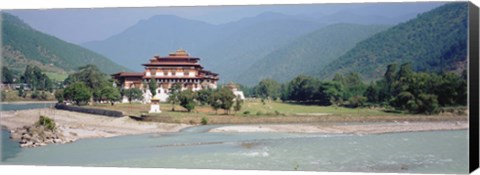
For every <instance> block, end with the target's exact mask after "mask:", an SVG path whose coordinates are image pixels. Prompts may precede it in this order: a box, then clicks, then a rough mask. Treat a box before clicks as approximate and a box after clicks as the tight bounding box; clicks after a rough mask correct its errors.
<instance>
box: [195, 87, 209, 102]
mask: <svg viewBox="0 0 480 175" xmlns="http://www.w3.org/2000/svg"><path fill="white" fill-rule="evenodd" d="M212 93H213V90H212V89H208V88H207V89H202V90H199V91H197V96H196V99H197V101H198V102H199V103H200V105H205V104H208V101H209V98H210V96H212Z"/></svg>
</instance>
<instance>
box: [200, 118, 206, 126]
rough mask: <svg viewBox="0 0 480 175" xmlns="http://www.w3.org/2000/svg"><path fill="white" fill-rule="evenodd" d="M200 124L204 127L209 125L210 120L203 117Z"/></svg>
mask: <svg viewBox="0 0 480 175" xmlns="http://www.w3.org/2000/svg"><path fill="white" fill-rule="evenodd" d="M200 123H202V125H206V124H208V118H207V117H202V121H201V122H200Z"/></svg>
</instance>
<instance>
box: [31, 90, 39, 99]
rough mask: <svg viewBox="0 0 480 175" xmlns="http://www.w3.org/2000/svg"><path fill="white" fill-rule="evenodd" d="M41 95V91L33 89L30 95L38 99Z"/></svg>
mask: <svg viewBox="0 0 480 175" xmlns="http://www.w3.org/2000/svg"><path fill="white" fill-rule="evenodd" d="M39 96H40V93H38V91H33V92H32V94H31V95H30V97H31V98H33V99H36V98H38V97H39Z"/></svg>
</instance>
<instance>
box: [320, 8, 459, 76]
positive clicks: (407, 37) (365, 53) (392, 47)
mask: <svg viewBox="0 0 480 175" xmlns="http://www.w3.org/2000/svg"><path fill="white" fill-rule="evenodd" d="M467 8H468V4H467V3H464V2H460V3H449V4H446V5H443V6H441V7H438V8H436V9H433V10H431V11H429V12H426V13H423V14H421V15H418V17H417V18H415V19H412V20H410V21H408V22H405V23H402V24H399V25H397V26H394V27H392V28H390V29H388V30H386V31H384V32H380V33H378V34H376V35H374V36H372V37H371V38H368V39H366V40H364V41H362V42H360V43H358V44H357V46H355V48H353V49H351V50H350V51H348V52H347V53H346V54H344V55H343V56H341V57H340V58H339V59H337V60H335V61H333V62H332V63H330V64H329V65H328V66H326V67H325V69H323V71H321V73H320V76H321V77H322V78H324V79H330V78H332V77H333V75H335V74H336V73H346V72H351V71H353V72H358V73H360V74H362V75H363V77H364V78H365V79H367V80H372V79H376V78H379V77H381V76H383V74H384V72H385V68H386V67H387V65H388V64H392V63H405V62H411V63H412V66H413V68H414V69H415V70H417V71H432V72H438V71H456V72H461V71H462V70H464V69H465V68H466V60H467V59H466V53H467V13H468V9H467Z"/></svg>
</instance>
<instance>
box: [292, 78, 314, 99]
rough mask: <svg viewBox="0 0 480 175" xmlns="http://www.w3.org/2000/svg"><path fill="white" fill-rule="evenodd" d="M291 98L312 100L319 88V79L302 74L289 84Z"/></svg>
mask: <svg viewBox="0 0 480 175" xmlns="http://www.w3.org/2000/svg"><path fill="white" fill-rule="evenodd" d="M288 90H289V92H290V94H289V95H288V99H289V100H294V101H311V100H312V99H314V98H313V96H314V94H315V92H316V91H317V90H318V80H317V79H314V78H312V77H309V76H304V75H300V76H298V77H295V78H294V79H293V80H292V81H290V82H289V84H288Z"/></svg>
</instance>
